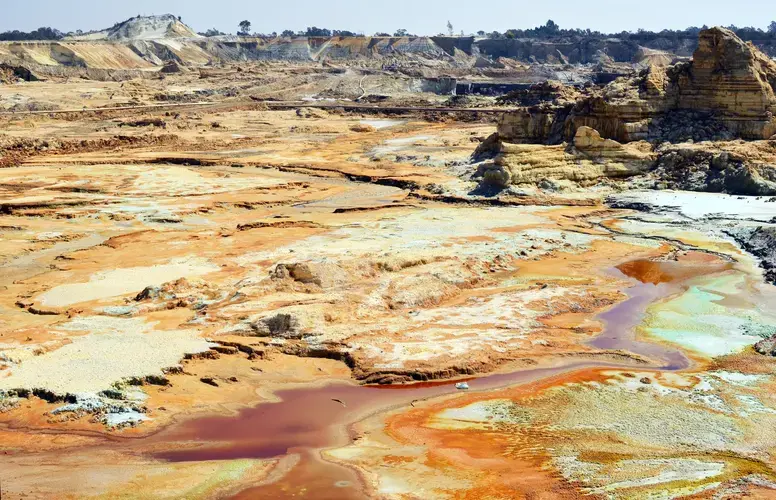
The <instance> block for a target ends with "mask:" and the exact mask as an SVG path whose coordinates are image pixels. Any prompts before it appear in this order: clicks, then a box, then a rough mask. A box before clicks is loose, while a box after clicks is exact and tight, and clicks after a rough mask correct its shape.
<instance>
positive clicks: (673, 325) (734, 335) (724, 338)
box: [641, 272, 776, 357]
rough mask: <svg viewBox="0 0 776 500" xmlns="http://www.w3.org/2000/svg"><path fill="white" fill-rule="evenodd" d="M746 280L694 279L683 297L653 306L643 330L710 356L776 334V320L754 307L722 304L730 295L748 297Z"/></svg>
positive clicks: (729, 276) (724, 277)
mask: <svg viewBox="0 0 776 500" xmlns="http://www.w3.org/2000/svg"><path fill="white" fill-rule="evenodd" d="M746 279H747V277H746V276H745V275H743V274H741V273H739V272H735V273H725V274H721V275H714V276H710V277H703V278H699V279H697V280H694V281H693V284H692V285H691V286H690V287H689V288H688V289H687V291H685V292H683V293H682V294H680V295H678V296H676V297H674V298H672V299H669V300H668V301H665V302H662V303H658V304H653V305H652V306H650V307H649V309H648V310H647V316H646V319H645V321H644V324H643V325H642V328H641V331H642V332H644V333H647V334H648V335H652V336H655V337H657V338H660V339H662V340H666V341H668V342H672V343H674V344H678V345H679V346H681V347H684V348H686V349H690V350H692V351H695V352H697V353H699V354H702V355H706V356H709V357H714V356H721V355H724V354H730V353H733V352H738V351H741V350H742V349H744V348H746V347H748V346H751V345H753V344H755V343H756V342H758V341H759V340H761V339H762V338H763V337H766V336H769V335H773V334H776V321H774V319H773V318H769V317H766V316H765V315H764V314H763V313H762V312H761V311H760V310H759V309H758V308H757V307H756V306H755V305H754V304H753V305H752V307H751V308H741V307H730V306H726V305H723V303H722V302H723V301H724V299H725V298H726V297H728V296H737V297H742V296H743V297H744V298H749V297H746V291H745V290H746V286H745V285H746ZM747 302H752V301H751V300H748V301H747Z"/></svg>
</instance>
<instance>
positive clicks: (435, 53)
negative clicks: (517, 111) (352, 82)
mask: <svg viewBox="0 0 776 500" xmlns="http://www.w3.org/2000/svg"><path fill="white" fill-rule="evenodd" d="M770 43H771V42H770V41H769V42H767V43H765V44H762V47H763V49H764V50H766V52H767V53H771V54H776V47H774V46H771V45H769V44H770ZM11 45H16V46H19V47H21V48H20V49H18V50H17V52H18V53H23V52H25V47H27V45H28V44H25V43H22V44H19V43H16V44H8V43H0V57H2V56H3V55H6V54H7V53H8V52H9V50H8V47H9V46H11ZM34 45H38V46H41V47H42V46H46V47H47V48H39V51H43V52H56V51H58V50H60V47H71V46H73V45H79V46H80V49H79V50H80V51H81V52H83V53H85V57H84V59H85V60H88V61H89V66H88V67H89V68H93V69H114V68H112V67H110V65H107V66H106V65H105V64H103V63H101V62H100V60H101V58H102V54H103V53H104V52H116V51H122V50H125V49H126V48H131V50H133V51H135V52H136V53H137V54H138V55H139V56H140V57H141V58H142V59H143V60H144V61H146V62H150V63H152V64H153V65H155V66H158V67H161V66H163V65H164V63H165V62H167V61H169V60H176V61H177V62H179V63H183V64H189V65H199V64H205V63H207V62H208V61H211V60H212V61H250V60H277V61H321V60H324V59H329V60H340V61H348V60H359V59H378V60H379V59H385V58H393V57H402V56H408V57H417V58H422V59H424V60H425V62H429V61H432V60H433V62H435V63H436V64H445V63H447V64H453V65H455V66H466V67H482V66H483V65H484V66H489V65H493V66H496V67H498V66H499V61H500V60H512V61H519V62H522V63H534V62H535V63H542V64H599V63H602V64H611V63H640V64H653V65H659V66H665V65H667V64H670V63H671V62H672V61H674V60H675V59H676V58H677V57H687V56H689V55H691V54H692V52H693V50H695V48H696V46H697V40H691V39H684V38H678V39H668V38H659V37H658V38H645V39H643V40H642V39H639V38H638V37H637V36H635V35H634V36H632V37H631V39H628V40H622V39H618V38H607V39H603V38H597V37H592V36H591V37H576V38H572V39H567V40H550V41H547V40H534V39H489V38H474V37H446V36H439V37H423V36H419V37H330V38H320V37H310V38H305V37H297V38H238V37H234V36H223V37H212V38H204V37H200V36H198V35H197V34H196V33H194V31H193V30H191V28H189V27H188V26H186V25H185V24H183V23H182V22H180V21H179V20H178V19H177V18H176V17H175V16H170V15H166V16H151V17H139V18H134V19H130V20H128V21H125V22H123V23H119V24H117V25H116V26H114V27H112V28H110V29H107V30H103V31H98V32H94V33H87V34H85V35H81V36H78V37H72V38H69V39H67V40H63V41H61V42H42V43H34ZM168 49H169V50H168ZM108 59H109V60H110V58H108ZM203 61H204V62H203ZM7 62H19V61H18V60H17V61H13V60H7ZM45 64H48V65H63V66H67V65H69V62H68V61H66V60H62V61H59V60H49V61H47V62H46V63H45ZM120 69H125V70H133V69H141V68H140V67H139V65H135V66H127V67H123V68H120Z"/></svg>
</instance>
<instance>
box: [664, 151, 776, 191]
mask: <svg viewBox="0 0 776 500" xmlns="http://www.w3.org/2000/svg"><path fill="white" fill-rule="evenodd" d="M656 152H657V161H656V163H655V169H654V171H653V172H652V173H651V175H652V176H653V177H654V178H655V179H656V180H657V182H658V184H659V185H658V186H657V187H660V188H666V189H680V190H685V191H708V192H717V193H734V194H741V195H751V196H774V195H776V142H774V141H768V142H766V141H755V142H751V143H746V142H741V141H731V142H720V143H706V142H704V143H698V144H687V143H684V144H667V143H666V144H664V145H662V146H660V147H659V148H657V151H656Z"/></svg>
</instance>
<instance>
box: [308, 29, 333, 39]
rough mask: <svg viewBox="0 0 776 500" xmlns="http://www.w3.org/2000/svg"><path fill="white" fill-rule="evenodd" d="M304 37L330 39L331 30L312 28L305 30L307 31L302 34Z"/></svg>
mask: <svg viewBox="0 0 776 500" xmlns="http://www.w3.org/2000/svg"><path fill="white" fill-rule="evenodd" d="M304 36H320V37H330V36H331V30H330V29H327V28H318V27H316V26H313V27H312V28H307V31H306V32H305V33H304Z"/></svg>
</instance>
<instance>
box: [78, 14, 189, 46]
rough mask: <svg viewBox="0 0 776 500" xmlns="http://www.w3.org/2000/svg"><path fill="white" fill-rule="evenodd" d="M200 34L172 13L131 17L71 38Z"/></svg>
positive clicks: (102, 38) (118, 39)
mask: <svg viewBox="0 0 776 500" xmlns="http://www.w3.org/2000/svg"><path fill="white" fill-rule="evenodd" d="M199 36H200V35H197V33H196V32H195V31H194V30H192V29H191V28H189V27H188V26H186V25H185V24H184V23H182V22H181V21H180V20H179V19H178V18H177V17H175V16H173V15H172V14H165V15H162V16H145V17H141V16H138V17H133V18H132V19H128V20H126V21H124V22H122V23H118V24H116V25H115V26H113V27H111V28H108V29H106V30H102V31H96V32H93V33H88V34H85V35H82V36H77V37H72V39H73V40H114V41H129V40H158V39H163V38H199Z"/></svg>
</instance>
